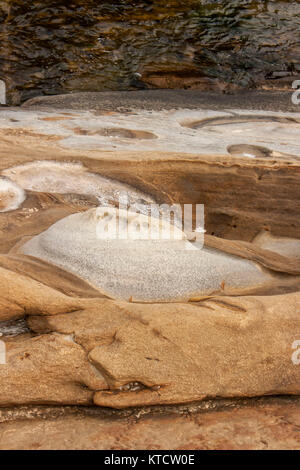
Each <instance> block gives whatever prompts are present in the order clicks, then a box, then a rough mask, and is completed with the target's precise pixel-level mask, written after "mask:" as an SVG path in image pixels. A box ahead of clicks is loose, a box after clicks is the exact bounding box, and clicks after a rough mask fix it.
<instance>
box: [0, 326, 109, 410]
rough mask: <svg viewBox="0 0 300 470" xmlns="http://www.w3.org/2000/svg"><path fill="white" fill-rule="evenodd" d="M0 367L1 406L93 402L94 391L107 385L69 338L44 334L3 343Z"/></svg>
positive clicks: (83, 352)
mask: <svg viewBox="0 0 300 470" xmlns="http://www.w3.org/2000/svg"><path fill="white" fill-rule="evenodd" d="M6 349H7V352H6V357H7V359H6V361H7V363H6V365H5V364H4V365H3V364H2V365H1V366H0V377H1V378H0V382H1V397H0V405H1V406H3V405H5V406H7V405H8V406H9V405H12V404H14V405H22V404H23V405H24V404H34V403H40V404H43V403H45V404H46V403H47V404H58V403H64V404H81V405H87V404H91V403H92V399H93V395H94V391H95V390H99V389H103V388H105V387H106V382H105V380H104V379H103V378H102V377H101V374H99V373H98V371H97V370H95V368H94V367H93V366H92V364H90V363H89V362H88V360H87V357H86V353H85V351H84V349H82V348H81V347H80V346H78V345H76V344H75V343H74V342H73V341H72V338H71V337H70V338H69V337H64V336H62V335H57V334H54V335H45V336H40V337H36V338H26V339H22V340H21V339H20V340H12V341H10V342H7V343H6Z"/></svg>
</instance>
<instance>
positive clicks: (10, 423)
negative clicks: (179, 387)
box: [0, 398, 300, 451]
mask: <svg viewBox="0 0 300 470" xmlns="http://www.w3.org/2000/svg"><path fill="white" fill-rule="evenodd" d="M0 416H1V417H0V421H1V431H0V442H1V443H0V449H1V450H4V449H5V450H10V449H13V450H25V449H26V450H28V449H29V450H43V449H45V450H46V449H49V450H71V449H72V450H77V449H78V450H112V451H115V450H118V449H120V450H143V449H149V450H152V451H153V450H164V449H171V450H179V451H180V450H187V449H188V450H229V449H232V450H271V449H274V450H278V449H282V450H287V449H290V450H297V449H299V447H300V442H299V436H298V432H297V428H298V426H299V421H300V405H299V399H297V398H295V399H293V400H291V399H289V400H287V399H283V398H281V399H279V398H276V399H265V400H264V401H262V400H260V401H256V400H255V401H254V402H251V401H248V402H246V403H239V402H237V403H236V402H230V403H228V406H227V407H226V406H225V407H224V408H222V407H220V409H217V410H214V409H212V410H210V411H205V410H202V411H201V409H200V410H199V411H198V412H197V408H196V407H191V408H190V409H187V408H186V407H185V408H184V409H177V408H176V409H167V410H166V409H162V408H160V409H158V410H157V411H156V412H155V411H153V412H149V411H148V412H147V411H146V410H145V409H144V410H137V411H136V412H135V413H132V412H130V416H128V415H123V414H122V415H120V414H118V415H117V414H115V413H108V412H104V411H102V410H99V409H98V410H96V409H93V408H87V407H84V409H82V408H80V409H79V408H74V407H72V408H70V407H64V408H60V407H55V408H52V407H43V408H41V407H30V408H26V407H24V408H20V407H19V408H18V409H8V410H2V411H0Z"/></svg>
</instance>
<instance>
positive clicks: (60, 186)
mask: <svg viewBox="0 0 300 470" xmlns="http://www.w3.org/2000/svg"><path fill="white" fill-rule="evenodd" d="M2 174H3V175H4V176H6V177H9V178H10V179H12V180H13V181H15V182H17V183H18V184H19V186H21V187H22V188H24V189H27V190H31V191H36V192H47V193H57V194H82V195H87V196H94V197H95V198H96V199H97V200H98V202H100V201H101V202H102V203H106V204H108V203H117V202H119V197H121V196H122V194H123V193H124V194H126V195H127V197H128V200H129V201H130V202H131V203H132V204H135V203H141V204H142V203H144V204H146V203H153V202H154V200H153V199H151V198H150V197H149V196H147V195H146V194H143V193H142V192H139V191H137V190H134V188H131V187H130V186H129V185H126V184H122V183H120V182H117V181H113V180H111V179H108V178H103V177H101V176H100V175H97V174H95V173H91V172H89V171H88V170H87V168H85V167H84V165H82V164H81V163H65V162H55V161H47V160H44V161H39V162H36V161H35V162H32V163H27V164H25V165H20V166H17V167H12V168H8V169H6V170H4V171H3V172H2ZM16 208H17V207H14V209H16Z"/></svg>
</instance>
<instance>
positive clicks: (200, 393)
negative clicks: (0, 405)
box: [28, 293, 300, 408]
mask: <svg viewBox="0 0 300 470" xmlns="http://www.w3.org/2000/svg"><path fill="white" fill-rule="evenodd" d="M298 304H299V293H295V294H288V295H284V296H271V297H240V298H238V297H235V298H230V297H226V299H225V298H217V297H216V298H212V299H208V300H206V301H202V302H199V303H198V304H151V305H145V304H128V303H121V302H112V301H109V300H103V301H101V303H100V300H99V304H97V306H95V308H94V309H89V310H85V311H80V312H75V313H72V314H67V315H56V316H50V317H49V316H47V317H31V318H30V319H29V320H28V323H29V326H30V328H31V329H32V330H33V331H35V332H37V333H39V334H43V333H49V332H51V331H57V332H59V333H61V334H65V335H74V339H75V341H76V342H78V343H79V344H81V345H82V347H84V348H85V349H86V350H87V351H88V352H89V360H90V361H91V362H92V363H93V364H94V365H95V367H96V368H97V369H98V370H99V371H100V372H101V374H102V375H103V376H104V377H105V379H106V380H107V382H108V384H109V386H110V389H111V390H110V391H103V392H100V391H99V392H97V393H96V394H95V397H94V400H95V403H96V404H98V405H100V406H108V407H113V408H124V407H128V406H142V405H153V404H163V403H165V404H166V403H186V402H192V401H197V400H203V399H204V398H212V397H234V396H235V397H236V396H240V397H241V396H258V395H270V394H275V395H279V394H295V395H296V394H299V384H300V375H299V374H300V371H299V367H297V366H295V364H293V362H292V354H293V349H292V345H293V342H294V341H295V340H296V339H297V338H296V337H295V334H296V333H295V332H296V331H297V327H298V325H299V314H298V312H297V305H298Z"/></svg>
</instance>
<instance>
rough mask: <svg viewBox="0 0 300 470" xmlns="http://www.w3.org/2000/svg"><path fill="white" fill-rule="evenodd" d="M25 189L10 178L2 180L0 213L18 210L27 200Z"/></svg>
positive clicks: (0, 181)
mask: <svg viewBox="0 0 300 470" xmlns="http://www.w3.org/2000/svg"><path fill="white" fill-rule="evenodd" d="M25 197H26V196H25V193H24V191H23V189H22V188H21V187H20V186H18V185H17V184H15V183H13V182H12V181H10V180H9V179H8V178H3V177H2V178H0V212H8V211H13V210H16V209H18V207H19V206H20V205H21V204H22V202H24V200H25Z"/></svg>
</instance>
